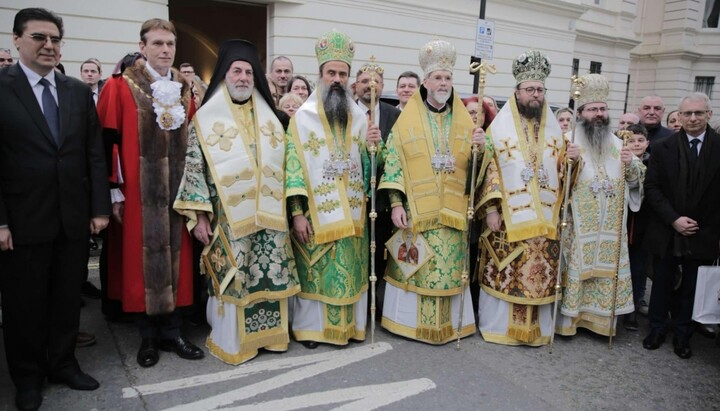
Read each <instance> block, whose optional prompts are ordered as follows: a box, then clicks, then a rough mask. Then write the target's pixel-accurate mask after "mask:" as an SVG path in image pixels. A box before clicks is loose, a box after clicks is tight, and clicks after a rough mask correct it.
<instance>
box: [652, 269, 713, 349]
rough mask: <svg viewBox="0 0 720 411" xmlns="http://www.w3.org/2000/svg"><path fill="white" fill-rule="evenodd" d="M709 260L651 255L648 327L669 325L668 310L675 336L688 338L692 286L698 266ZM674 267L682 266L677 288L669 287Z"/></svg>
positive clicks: (657, 328) (664, 327) (694, 282)
mask: <svg viewBox="0 0 720 411" xmlns="http://www.w3.org/2000/svg"><path fill="white" fill-rule="evenodd" d="M711 263H712V261H703V260H692V259H689V258H684V257H683V258H681V257H673V256H669V255H666V256H665V257H663V258H659V257H653V268H654V272H655V273H654V276H653V280H652V291H651V294H650V307H649V308H648V318H649V319H650V327H651V328H652V329H653V330H657V331H659V332H661V333H663V334H665V333H667V331H668V329H669V324H668V312H670V314H671V316H672V320H673V333H674V334H675V338H678V339H680V340H685V341H687V340H689V339H690V337H692V333H693V330H694V329H695V327H694V325H693V322H692V311H693V303H694V301H695V286H696V285H697V272H698V267H700V266H701V265H710V264H711ZM678 267H680V269H681V270H682V282H681V283H680V288H679V289H677V290H673V285H674V282H675V275H676V272H677V270H678Z"/></svg>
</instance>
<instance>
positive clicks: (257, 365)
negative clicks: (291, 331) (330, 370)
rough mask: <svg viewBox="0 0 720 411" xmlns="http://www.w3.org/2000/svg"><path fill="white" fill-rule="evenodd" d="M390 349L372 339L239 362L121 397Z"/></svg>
mask: <svg viewBox="0 0 720 411" xmlns="http://www.w3.org/2000/svg"><path fill="white" fill-rule="evenodd" d="M390 350H392V346H391V345H390V344H388V343H385V342H377V343H375V348H371V346H369V345H366V346H362V347H358V348H348V349H341V350H336V351H334V352H325V353H318V354H312V355H304V356H297V357H285V358H280V359H277V360H270V361H262V362H254V363H250V364H243V365H241V366H240V367H238V368H236V369H233V370H229V371H222V372H216V373H212V374H205V375H196V376H194V377H187V378H180V379H177V380H171V381H164V382H161V383H157V384H147V385H139V386H137V387H128V388H123V390H122V391H123V398H134V397H138V396H139V395H152V394H162V393H165V392H170V391H176V390H182V389H186V388H192V387H198V386H202V385H209V384H213V383H216V382H222V381H229V380H233V379H238V378H243V377H247V376H249V375H253V374H257V373H260V372H265V371H276V370H283V369H287V368H292V367H299V366H301V365H307V364H312V363H316V362H320V361H330V362H336V363H337V362H338V361H342V360H350V361H349V362H347V364H349V363H351V362H356V361H360V360H364V359H366V358H370V357H373V356H375V355H379V354H382V353H385V352H387V351H390Z"/></svg>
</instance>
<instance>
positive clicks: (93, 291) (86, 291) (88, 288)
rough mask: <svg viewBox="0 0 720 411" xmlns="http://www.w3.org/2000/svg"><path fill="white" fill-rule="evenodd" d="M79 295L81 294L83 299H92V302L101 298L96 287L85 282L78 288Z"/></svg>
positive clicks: (100, 293)
mask: <svg viewBox="0 0 720 411" xmlns="http://www.w3.org/2000/svg"><path fill="white" fill-rule="evenodd" d="M80 294H82V295H83V296H84V297H88V298H92V299H94V300H99V299H100V297H102V292H100V290H98V288H97V287H95V285H94V284H93V283H91V282H90V281H85V282H84V283H83V285H82V286H81V287H80Z"/></svg>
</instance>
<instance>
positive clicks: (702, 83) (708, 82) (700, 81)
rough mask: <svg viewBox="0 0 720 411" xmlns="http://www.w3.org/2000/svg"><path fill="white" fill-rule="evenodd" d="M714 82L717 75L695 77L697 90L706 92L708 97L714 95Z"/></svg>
mask: <svg viewBox="0 0 720 411" xmlns="http://www.w3.org/2000/svg"><path fill="white" fill-rule="evenodd" d="M713 84H715V77H700V76H697V77H695V91H699V92H701V93H705V94H706V95H707V96H708V97H711V96H712V89H713Z"/></svg>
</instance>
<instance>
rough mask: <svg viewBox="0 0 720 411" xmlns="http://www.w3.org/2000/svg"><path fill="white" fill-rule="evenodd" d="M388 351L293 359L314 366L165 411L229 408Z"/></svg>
mask: <svg viewBox="0 0 720 411" xmlns="http://www.w3.org/2000/svg"><path fill="white" fill-rule="evenodd" d="M391 349H392V346H391V345H390V344H387V343H377V344H375V347H374V348H373V347H372V346H370V345H367V346H363V347H358V348H351V349H344V350H337V351H335V352H332V353H325V354H320V355H313V356H312V357H314V360H312V361H308V360H307V359H306V358H307V357H294V359H295V361H296V365H302V364H308V363H314V364H311V365H307V366H304V367H301V368H298V369H294V370H291V371H288V372H286V373H284V374H281V375H278V376H276V377H273V378H269V379H267V380H263V381H259V382H256V383H255V384H250V385H246V386H244V387H242V388H239V389H236V390H232V391H228V392H225V393H222V394H219V395H215V396H213V397H209V398H205V399H202V400H199V401H196V402H193V403H187V404H182V405H178V406H176V407H171V408H167V409H166V411H170V410H172V411H202V410H215V409H218V408H220V407H224V406H227V405H230V404H232V403H234V402H236V401H240V400H244V399H247V398H252V397H255V396H257V395H260V394H263V393H265V392H268V391H272V390H275V389H278V388H280V387H284V386H286V385H290V384H293V383H295V382H297V381H301V380H304V379H306V378H309V377H313V376H315V375H319V374H322V373H325V372H328V371H332V370H334V369H337V368H340V367H344V366H346V365H349V364H352V363H356V362H359V361H362V360H365V359H367V358H370V357H374V356H376V355H380V354H382V353H384V352H386V351H389V350H391ZM308 357H310V356H308ZM269 362H271V361H267V362H265V363H261V364H260V363H259V364H258V365H261V366H263V367H262V368H263V370H266V369H267V368H266V367H264V365H265V364H267V363H269Z"/></svg>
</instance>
